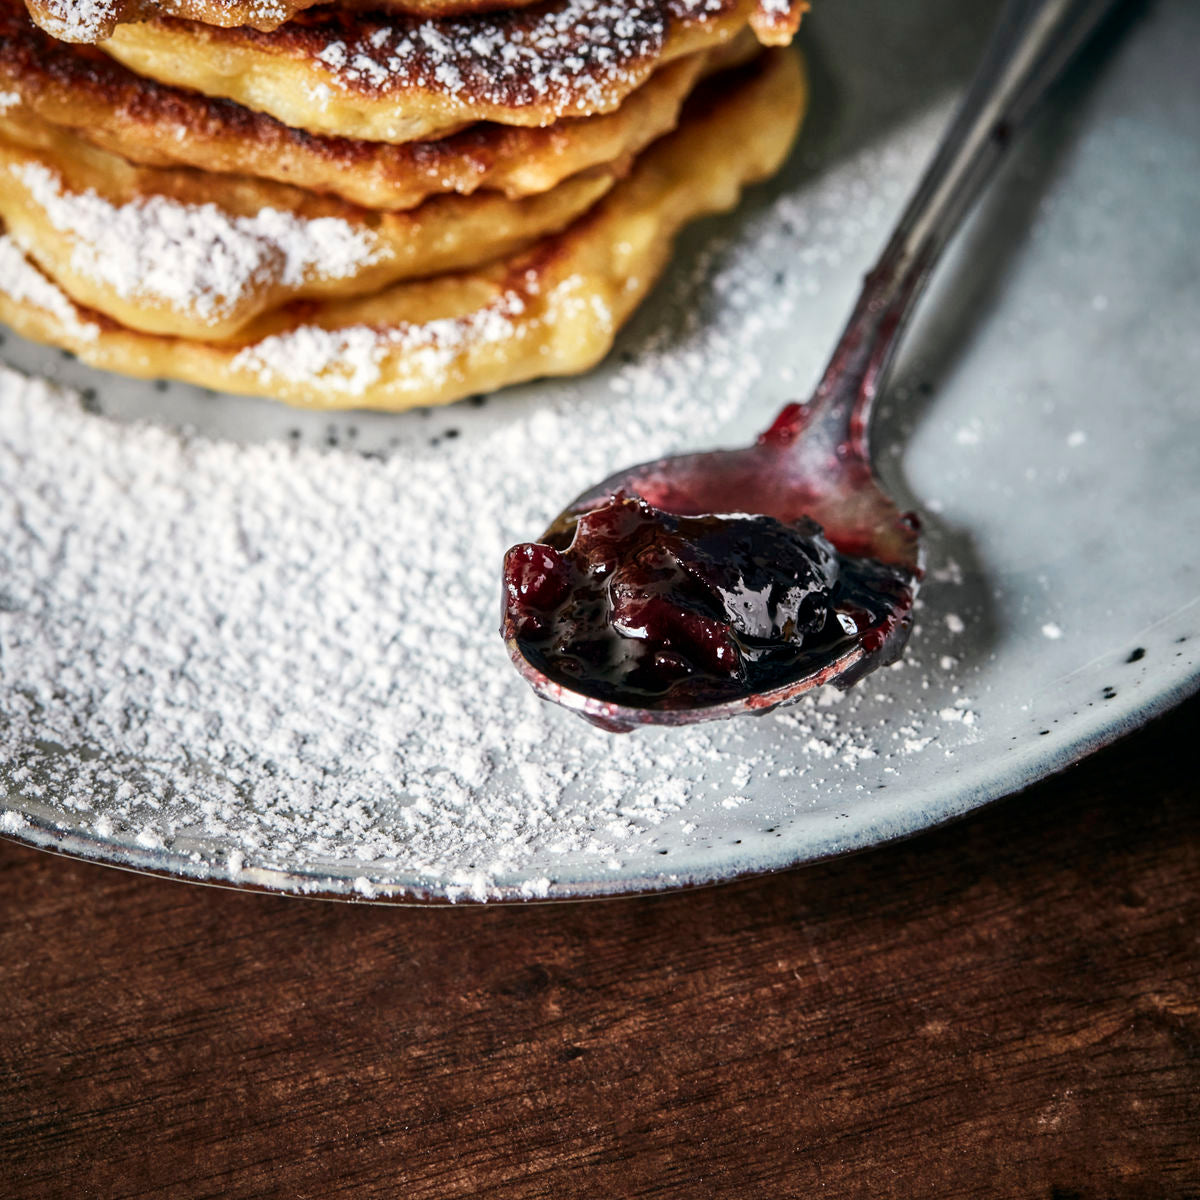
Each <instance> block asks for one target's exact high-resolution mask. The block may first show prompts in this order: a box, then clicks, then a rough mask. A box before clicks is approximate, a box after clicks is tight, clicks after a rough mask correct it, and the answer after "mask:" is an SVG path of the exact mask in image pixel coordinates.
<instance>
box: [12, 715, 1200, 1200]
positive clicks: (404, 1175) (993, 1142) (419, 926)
mask: <svg viewBox="0 0 1200 1200" xmlns="http://www.w3.org/2000/svg"><path fill="white" fill-rule="evenodd" d="M1198 732H1200V700H1193V701H1192V702H1190V703H1189V704H1187V705H1185V706H1184V707H1183V708H1181V709H1178V710H1177V711H1176V712H1174V713H1173V714H1171V715H1169V716H1167V717H1165V718H1163V719H1161V720H1160V721H1159V722H1158V723H1156V724H1154V725H1153V726H1151V727H1150V728H1148V729H1146V730H1144V731H1142V732H1140V733H1138V734H1136V735H1135V736H1133V737H1131V738H1129V739H1128V740H1126V741H1124V742H1123V743H1121V744H1119V745H1117V746H1115V747H1113V748H1111V749H1109V750H1108V751H1105V752H1104V753H1102V754H1100V755H1098V756H1096V757H1094V758H1092V759H1091V760H1089V761H1087V762H1085V763H1083V764H1082V765H1080V766H1079V767H1076V768H1075V769H1074V770H1072V771H1070V772H1068V773H1067V774H1066V775H1064V776H1062V777H1061V778H1059V779H1056V780H1052V781H1050V782H1048V783H1046V784H1044V785H1042V786H1039V787H1037V788H1035V789H1033V790H1032V791H1030V792H1028V793H1026V794H1025V795H1023V796H1019V797H1016V798H1013V799H1010V800H1008V801H1005V802H1003V803H1000V804H996V805H994V806H993V807H991V808H989V809H986V810H984V811H982V812H980V813H977V814H976V815H974V816H972V817H971V818H969V819H967V820H965V821H963V822H961V823H959V824H956V825H954V826H951V827H948V828H944V829H941V830H937V831H934V832H931V833H928V834H926V835H923V836H921V837H919V838H916V839H914V840H912V841H910V842H907V843H905V844H902V845H896V846H890V847H886V848H883V849H879V850H876V851H872V852H870V853H867V854H863V855H861V856H859V857H857V858H853V859H846V860H842V861H838V862H831V863H826V864H823V865H820V866H816V867H810V868H808V869H804V870H798V871H794V872H791V873H788V874H785V875H779V876H775V877H773V878H769V879H762V880H754V881H748V882H743V883H741V884H737V885H735V886H731V887H726V888H719V889H712V890H706V891H698V892H692V893H690V894H681V895H674V896H664V897H653V898H649V899H638V900H631V901H612V902H606V903H597V904H578V905H549V906H530V907H526V908H503V909H502V908H490V909H489V908H466V909H457V910H450V909H430V910H411V909H410V910H405V909H394V908H393V909H389V908H375V907H370V906H365V905H364V906H359V905H349V904H329V903H321V902H317V901H302V900H286V899H279V898H276V897H272V896H264V895H251V894H239V893H236V892H228V891H219V890H216V889H212V888H203V887H194V886H188V885H183V884H179V883H176V882H172V881H165V880H157V879H150V878H142V877H139V876H136V875H130V874H126V873H123V872H120V871H114V870H110V869H107V868H104V867H98V866H92V865H87V864H82V863H76V862H72V861H69V860H67V859H63V858H57V857H54V856H51V855H48V854H42V853H39V852H37V851H33V850H28V849H25V848H23V847H19V846H16V845H12V844H8V843H3V844H0V895H2V897H3V908H2V910H0V911H3V913H4V917H5V919H4V925H3V929H2V930H0V955H2V957H0V962H2V963H3V968H2V970H3V984H2V989H0V1002H2V1004H3V1013H4V1020H3V1026H2V1033H0V1038H2V1042H0V1048H2V1055H0V1057H2V1061H0V1068H2V1071H0V1196H3V1197H4V1198H5V1200H11V1198H14V1197H39V1198H41V1197H57V1196H62V1197H71V1198H77V1197H93V1196H95V1197H131V1196H150V1195H163V1196H170V1197H172V1198H183V1197H201V1196H205V1197H222V1198H230V1197H238V1198H240V1197H287V1198H292V1197H310V1196H311V1197H322V1198H326V1197H335V1196H336V1197H341V1196H353V1197H363V1198H366V1197H403V1198H405V1200H408V1198H414V1200H415V1198H423V1197H437V1198H439V1200H441V1198H445V1197H460V1196H463V1197H466V1196H470V1197H481V1196H482V1197H514V1198H515V1197H520V1198H522V1200H526V1198H529V1200H533V1198H540V1197H551V1196H556V1197H557V1196H571V1197H587V1198H589V1200H592V1198H595V1200H609V1198H618V1197H626V1196H671V1197H687V1198H689V1200H690V1198H692V1197H710V1196H720V1197H736V1198H737V1200H750V1198H757V1197H763V1198H764V1200H766V1198H770V1200H776V1198H779V1197H792V1196H797V1197H799V1196H804V1197H807V1196H821V1197H842V1196H862V1197H872V1198H875V1197H884V1196H896V1197H905V1198H908V1197H921V1198H930V1197H954V1198H955V1200H961V1198H964V1197H977V1196H985V1195H997V1196H1014V1197H1039V1198H1045V1200H1052V1198H1057V1200H1068V1198H1077V1200H1092V1198H1095V1200H1119V1198H1124V1197H1146V1198H1148V1200H1150V1198H1153V1200H1164V1198H1169V1197H1189V1196H1190V1197H1196V1196H1198V1195H1200V966H1198V963H1200V956H1198V940H1200V805H1198V804H1197V791H1198V788H1197V783H1196V779H1197V771H1196V767H1195V753H1196V745H1197V733H1198Z"/></svg>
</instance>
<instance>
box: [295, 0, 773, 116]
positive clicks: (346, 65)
mask: <svg viewBox="0 0 1200 1200" xmlns="http://www.w3.org/2000/svg"><path fill="white" fill-rule="evenodd" d="M781 5H782V7H780V6H781ZM731 7H732V6H731V5H730V4H728V3H726V0H565V2H564V3H561V4H558V5H555V6H552V7H549V8H542V7H539V8H537V9H518V10H515V11H510V12H500V13H496V14H481V15H476V16H469V17H461V18H442V19H438V20H426V21H416V20H412V19H409V20H404V19H398V20H387V21H385V20H382V19H375V18H368V19H366V20H364V21H362V22H360V23H359V25H358V27H356V31H355V33H354V34H353V36H346V35H342V36H338V37H336V38H333V39H331V40H330V41H329V42H327V43H326V44H325V45H324V46H323V47H322V48H321V49H320V50H319V51H318V52H317V54H316V56H315V57H316V61H317V62H319V63H320V64H321V66H322V67H324V69H325V71H326V75H327V78H328V79H329V81H330V83H331V84H332V85H333V86H335V87H337V88H339V89H341V90H344V91H355V90H359V91H370V92H382V91H387V90H390V89H393V88H397V87H411V88H419V89H423V90H427V91H430V92H434V93H437V94H441V95H446V96H468V97H470V98H471V99H473V100H477V101H482V102H485V103H493V104H501V105H516V106H522V105H528V104H543V103H548V104H549V105H551V107H552V108H553V110H554V111H556V112H564V113H565V112H568V111H570V112H576V111H600V110H603V109H606V108H608V107H610V106H611V105H613V104H614V103H615V102H616V101H617V99H619V97H620V95H621V94H623V93H624V92H625V91H627V90H628V86H627V85H628V83H629V81H630V78H631V76H630V72H631V71H633V70H644V69H645V68H646V66H647V65H648V64H651V63H653V61H654V60H655V59H656V58H657V57H658V56H659V54H660V53H661V52H662V49H663V46H664V45H665V43H666V40H667V36H668V33H669V31H670V30H671V28H672V26H673V25H681V24H703V23H705V22H707V21H710V20H712V19H713V18H714V17H716V16H718V15H720V14H721V13H722V12H724V11H727V10H728V9H729V8H731ZM787 7H788V5H787V3H786V0H774V3H773V5H772V7H770V8H769V9H768V10H767V11H769V12H771V13H772V14H776V15H777V14H779V13H781V12H783V11H786V9H787Z"/></svg>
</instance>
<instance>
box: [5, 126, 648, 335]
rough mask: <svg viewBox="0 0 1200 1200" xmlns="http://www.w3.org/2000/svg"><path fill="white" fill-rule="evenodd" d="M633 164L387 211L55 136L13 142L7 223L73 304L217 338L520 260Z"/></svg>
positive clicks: (127, 321)
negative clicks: (521, 194) (277, 315)
mask: <svg viewBox="0 0 1200 1200" xmlns="http://www.w3.org/2000/svg"><path fill="white" fill-rule="evenodd" d="M2 124H3V118H2V117H0V126H2ZM22 133H25V134H28V131H22ZM626 166H627V164H625V163H620V164H610V165H609V166H607V167H597V168H595V169H593V170H592V171H589V172H585V173H584V174H581V175H576V176H575V177H573V178H572V179H569V180H567V181H566V182H564V183H562V184H560V185H559V186H558V187H556V188H553V189H551V190H550V191H548V192H543V193H542V194H541V195H538V196H530V197H528V198H526V199H523V200H509V199H507V198H506V197H504V196H500V195H497V194H495V193H479V194H478V195H476V196H439V197H437V198H435V199H432V200H429V201H427V202H426V203H425V204H422V205H421V206H419V207H418V208H414V209H409V210H407V211H404V212H394V213H381V212H377V211H375V210H372V209H363V208H358V207H356V206H354V205H349V204H346V203H345V202H344V201H340V200H336V199H333V198H331V197H325V196H318V195H315V194H313V193H310V192H305V191H302V190H301V189H299V188H293V187H289V186H287V185H286V184H278V183H269V182H267V181H265V180H261V179H254V178H251V177H249V176H236V175H212V174H208V173H205V172H202V171H196V170H193V169H191V168H188V167H137V166H134V165H132V164H130V163H128V162H126V161H125V160H124V159H122V158H118V157H117V156H116V155H113V154H109V153H108V152H107V151H105V150H98V149H96V148H95V147H93V146H90V145H88V144H87V143H86V142H84V141H82V140H81V139H80V138H77V137H76V136H75V135H74V134H72V133H69V132H67V131H66V130H63V129H57V128H55V127H53V126H46V127H44V128H43V129H42V130H41V131H40V135H39V136H25V137H24V140H23V141H21V142H19V141H17V140H15V139H14V138H12V137H11V136H8V137H6V136H4V135H3V133H0V218H3V220H4V222H5V224H6V225H7V227H8V230H9V232H10V234H11V236H12V237H13V239H14V240H15V241H16V242H17V243H18V245H20V246H21V248H22V249H23V250H24V251H25V252H26V254H28V255H29V257H30V258H31V259H33V261H34V262H36V263H37V264H38V266H40V267H41V268H42V269H43V270H45V271H46V272H47V274H49V275H51V276H52V277H53V278H54V279H55V280H57V282H58V283H59V284H60V286H61V287H62V288H63V289H64V290H65V291H66V292H67V293H68V294H69V295H70V296H71V297H72V298H73V299H75V300H78V301H80V302H81V303H83V304H86V305H88V306H89V307H91V308H95V309H98V310H99V311H100V312H102V313H104V314H106V315H107V316H109V317H112V318H113V319H114V320H116V321H118V322H120V323H121V324H122V325H127V326H130V327H131V328H133V329H140V330H145V331H147V332H150V333H166V334H178V335H180V336H183V337H193V338H209V339H214V340H216V339H222V338H228V337H232V336H234V335H235V334H236V333H237V331H238V330H239V329H241V328H242V326H243V325H245V324H246V323H247V322H248V321H250V320H251V319H253V318H254V317H256V316H257V315H258V314H259V313H262V312H266V311H267V310H269V309H271V308H274V307H277V306H278V305H280V304H282V303H285V302H287V301H290V300H294V299H299V298H304V297H338V296H353V295H359V294H361V293H363V292H368V291H377V290H378V289H379V288H381V287H383V286H385V285H387V284H390V283H393V282H395V281H396V280H399V279H409V278H415V277H418V276H423V275H438V274H443V273H445V272H447V271H456V270H460V269H462V268H464V267H472V266H476V265H478V264H480V263H483V262H488V261H490V260H492V259H494V258H498V257H500V256H502V255H510V254H512V253H514V252H515V251H516V250H519V249H523V248H524V247H525V246H528V245H529V244H530V243H531V242H533V241H534V240H535V239H537V238H539V237H543V236H545V235H546V234H549V233H555V232H557V231H558V230H560V229H563V228H564V227H565V226H567V225H568V224H570V222H571V221H573V220H575V218H576V217H578V216H580V215H581V214H582V213H584V212H585V211H586V210H587V209H589V208H590V207H591V206H592V205H593V204H594V203H595V202H596V201H597V200H598V199H599V198H600V197H601V196H602V195H604V193H605V192H607V191H608V190H609V188H611V187H612V185H613V183H614V182H616V179H617V177H618V175H619V174H623V173H624V170H625V169H626Z"/></svg>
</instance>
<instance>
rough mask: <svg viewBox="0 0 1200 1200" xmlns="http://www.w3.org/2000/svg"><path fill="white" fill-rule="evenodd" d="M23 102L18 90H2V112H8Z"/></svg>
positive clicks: (0, 107)
mask: <svg viewBox="0 0 1200 1200" xmlns="http://www.w3.org/2000/svg"><path fill="white" fill-rule="evenodd" d="M20 103H21V96H20V94H19V93H18V92H0V113H3V112H8V110H9V109H10V108H16V107H17V105H18V104H20Z"/></svg>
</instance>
